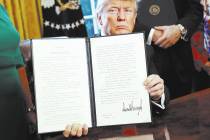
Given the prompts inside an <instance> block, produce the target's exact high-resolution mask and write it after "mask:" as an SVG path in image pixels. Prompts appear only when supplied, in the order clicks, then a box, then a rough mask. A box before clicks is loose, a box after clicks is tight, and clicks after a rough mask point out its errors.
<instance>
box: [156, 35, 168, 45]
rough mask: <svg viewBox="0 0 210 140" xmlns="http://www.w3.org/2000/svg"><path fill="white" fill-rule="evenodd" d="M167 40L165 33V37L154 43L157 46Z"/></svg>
mask: <svg viewBox="0 0 210 140" xmlns="http://www.w3.org/2000/svg"><path fill="white" fill-rule="evenodd" d="M165 40H166V35H165V34H164V33H163V35H162V36H161V37H160V38H159V39H158V40H157V41H155V42H154V43H155V45H160V44H161V43H163V42H164V41H165Z"/></svg>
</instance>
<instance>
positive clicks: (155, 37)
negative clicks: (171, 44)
mask: <svg viewBox="0 0 210 140" xmlns="http://www.w3.org/2000/svg"><path fill="white" fill-rule="evenodd" d="M162 35H163V31H162V30H157V29H154V34H153V36H152V42H156V41H157V40H158V39H159V38H160V37H161V36H162Z"/></svg>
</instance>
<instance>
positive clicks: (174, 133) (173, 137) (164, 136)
mask: <svg viewBox="0 0 210 140" xmlns="http://www.w3.org/2000/svg"><path fill="white" fill-rule="evenodd" d="M106 138H107V139H106ZM44 139H45V140H66V139H65V138H63V136H62V135H61V134H60V135H54V136H52V137H46V136H45V138H44ZM69 139H73V140H74V139H79V140H209V139H210V88H209V89H205V90H202V91H199V92H196V93H193V94H190V95H187V96H184V97H181V98H177V99H175V100H172V101H171V102H170V104H169V108H168V111H167V112H166V113H165V114H164V115H162V116H159V117H154V120H153V123H152V124H147V125H126V126H112V127H103V128H93V129H90V130H89V134H88V136H85V137H82V138H69Z"/></svg>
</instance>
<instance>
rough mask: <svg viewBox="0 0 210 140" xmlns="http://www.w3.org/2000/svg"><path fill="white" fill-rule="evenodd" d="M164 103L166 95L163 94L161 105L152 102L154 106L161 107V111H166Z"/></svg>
mask: <svg viewBox="0 0 210 140" xmlns="http://www.w3.org/2000/svg"><path fill="white" fill-rule="evenodd" d="M164 103H165V93H163V94H162V96H161V99H160V102H159V103H157V102H155V101H152V104H154V105H155V106H157V107H159V108H161V109H163V110H164V109H165V105H164Z"/></svg>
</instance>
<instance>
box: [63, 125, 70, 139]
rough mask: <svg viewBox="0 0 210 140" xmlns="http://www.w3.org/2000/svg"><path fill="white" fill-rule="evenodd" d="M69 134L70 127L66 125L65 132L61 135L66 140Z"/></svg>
mask: <svg viewBox="0 0 210 140" xmlns="http://www.w3.org/2000/svg"><path fill="white" fill-rule="evenodd" d="M70 133H71V125H67V126H66V128H65V130H64V131H63V135H64V137H66V138H68V137H69V136H70Z"/></svg>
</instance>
